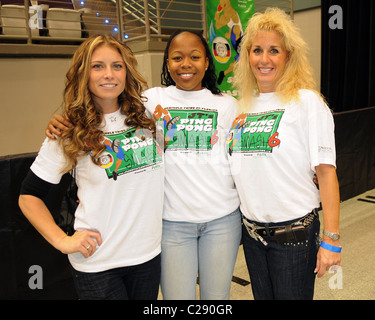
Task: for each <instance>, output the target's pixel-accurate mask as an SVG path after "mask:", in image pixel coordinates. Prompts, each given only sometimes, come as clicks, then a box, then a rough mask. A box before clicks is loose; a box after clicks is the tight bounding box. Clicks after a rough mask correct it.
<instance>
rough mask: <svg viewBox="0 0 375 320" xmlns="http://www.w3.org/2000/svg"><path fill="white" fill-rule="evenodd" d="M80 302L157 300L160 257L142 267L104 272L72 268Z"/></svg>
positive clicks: (143, 264) (136, 266)
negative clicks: (82, 270) (81, 270)
mask: <svg viewBox="0 0 375 320" xmlns="http://www.w3.org/2000/svg"><path fill="white" fill-rule="evenodd" d="M72 271H73V280H74V284H75V287H76V290H77V293H78V297H79V299H80V300H156V299H157V297H158V293H159V284H160V254H159V255H157V256H156V257H155V258H153V259H151V260H150V261H147V262H145V263H142V264H140V265H135V266H129V267H122V268H114V269H110V270H106V271H102V272H93V273H89V272H80V271H77V270H75V269H74V268H72Z"/></svg>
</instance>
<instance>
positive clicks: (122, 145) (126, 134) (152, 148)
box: [99, 128, 163, 180]
mask: <svg viewBox="0 0 375 320" xmlns="http://www.w3.org/2000/svg"><path fill="white" fill-rule="evenodd" d="M102 143H103V144H104V145H105V146H106V151H104V152H103V153H102V154H101V156H100V157H99V161H100V163H101V167H102V168H104V169H105V170H106V172H107V176H108V178H109V179H110V178H113V179H114V180H116V179H117V176H119V175H122V174H125V173H128V172H133V171H135V170H141V169H142V170H143V169H145V168H146V167H150V166H153V165H157V164H158V163H159V162H161V161H162V154H163V153H162V152H163V151H162V149H161V148H160V147H159V146H158V145H157V144H156V143H155V140H154V139H153V137H152V136H151V135H147V134H145V132H143V129H136V128H132V129H130V130H127V131H123V132H119V133H113V134H107V135H105V136H104V140H103V142H102Z"/></svg>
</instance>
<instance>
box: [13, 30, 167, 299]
mask: <svg viewBox="0 0 375 320" xmlns="http://www.w3.org/2000/svg"><path fill="white" fill-rule="evenodd" d="M136 65H137V63H136V60H135V58H134V56H133V54H132V52H131V50H130V49H129V48H128V47H126V46H125V45H123V44H122V43H120V42H119V41H117V40H116V39H115V38H113V37H111V36H108V35H97V36H93V37H91V38H89V39H88V40H86V41H85V42H84V43H82V45H81V46H80V47H79V48H78V49H77V51H76V52H75V54H74V56H73V61H72V65H71V67H70V69H69V71H68V72H67V79H66V86H65V90H64V105H63V114H64V115H65V116H66V117H67V118H68V119H69V120H70V122H71V123H72V124H73V126H72V127H71V128H69V129H67V130H65V131H64V132H62V134H61V136H60V137H58V138H57V139H55V140H52V139H48V138H47V139H46V140H45V141H44V143H43V145H42V147H41V150H40V152H39V154H38V156H37V158H36V159H35V162H34V163H33V164H32V166H31V168H30V169H31V170H30V172H29V173H28V176H27V177H26V179H25V181H24V183H23V186H22V189H21V195H20V199H19V204H20V208H21V209H22V211H23V213H24V215H25V216H26V217H27V218H28V219H29V221H30V222H31V223H32V224H33V225H34V227H35V228H36V229H37V230H38V231H39V232H40V233H41V234H42V235H43V236H44V238H45V239H46V240H47V241H48V242H49V243H50V244H51V245H53V246H54V247H55V248H56V249H58V250H60V251H61V252H63V253H66V254H68V257H69V260H70V263H71V265H72V268H73V274H74V276H73V278H74V281H75V283H76V288H77V292H78V295H79V297H80V299H156V298H157V295H158V289H159V281H160V251H161V249H160V241H161V221H162V206H163V195H164V190H163V180H164V169H163V167H164V165H163V155H162V151H161V150H162V149H160V147H159V146H158V145H157V142H156V141H155V139H154V133H155V123H154V120H152V119H151V118H150V117H148V115H147V114H146V110H145V107H144V106H143V101H142V99H143V97H142V92H143V90H144V86H145V84H146V82H145V81H144V79H143V78H142V76H141V75H140V74H139V73H138V72H137V70H136ZM72 169H74V170H75V177H76V183H77V186H78V198H79V200H80V203H79V205H78V208H77V210H76V212H75V225H74V229H75V233H74V234H73V235H72V236H68V235H66V234H65V233H64V231H63V230H61V229H60V227H59V226H58V225H57V224H56V223H55V221H54V220H53V218H52V216H51V214H50V212H49V211H48V209H47V207H46V206H45V204H44V202H43V197H44V195H46V194H47V193H48V190H49V188H50V187H51V185H52V184H56V183H59V181H60V179H61V177H62V175H63V174H64V173H66V172H69V171H70V170H72Z"/></svg>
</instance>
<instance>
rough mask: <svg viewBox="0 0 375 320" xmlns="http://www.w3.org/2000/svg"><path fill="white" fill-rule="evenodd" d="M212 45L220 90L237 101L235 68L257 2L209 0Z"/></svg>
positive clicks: (207, 6)
mask: <svg viewBox="0 0 375 320" xmlns="http://www.w3.org/2000/svg"><path fill="white" fill-rule="evenodd" d="M206 8H207V29H208V42H209V46H210V49H211V53H212V56H213V58H214V64H215V69H216V75H217V78H218V83H219V88H220V90H222V91H224V92H226V93H228V94H230V95H232V96H233V97H236V96H237V95H238V94H237V90H234V89H233V88H232V79H233V66H234V63H235V61H236V60H237V59H238V55H239V51H240V50H239V49H240V42H241V39H242V36H243V32H244V30H245V29H246V26H247V22H248V21H249V19H250V18H251V16H252V15H253V14H254V0H206Z"/></svg>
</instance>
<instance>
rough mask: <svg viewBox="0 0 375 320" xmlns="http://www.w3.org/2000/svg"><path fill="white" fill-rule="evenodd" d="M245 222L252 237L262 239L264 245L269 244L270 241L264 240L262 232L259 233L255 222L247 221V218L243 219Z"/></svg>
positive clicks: (257, 239)
mask: <svg viewBox="0 0 375 320" xmlns="http://www.w3.org/2000/svg"><path fill="white" fill-rule="evenodd" d="M243 223H244V225H245V227H246V230H247V232H248V233H249V236H250V237H252V238H253V239H254V240H256V241H260V242H261V243H262V244H263V245H264V246H268V242H267V241H266V240H264V239H263V237H262V236H261V235H260V234H258V233H257V226H256V225H255V224H253V223H251V222H249V221H247V220H246V219H245V218H244V219H243Z"/></svg>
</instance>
